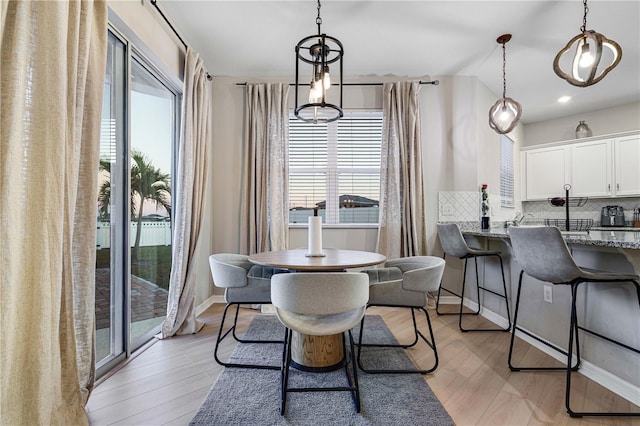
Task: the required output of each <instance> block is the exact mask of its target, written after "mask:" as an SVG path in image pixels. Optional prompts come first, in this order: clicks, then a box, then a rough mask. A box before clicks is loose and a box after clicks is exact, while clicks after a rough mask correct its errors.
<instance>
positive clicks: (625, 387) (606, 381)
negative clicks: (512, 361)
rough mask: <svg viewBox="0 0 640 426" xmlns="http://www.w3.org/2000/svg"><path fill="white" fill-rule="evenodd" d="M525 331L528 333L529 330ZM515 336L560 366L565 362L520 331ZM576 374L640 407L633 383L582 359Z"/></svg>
mask: <svg viewBox="0 0 640 426" xmlns="http://www.w3.org/2000/svg"><path fill="white" fill-rule="evenodd" d="M527 331H528V332H530V331H529V330H527ZM532 334H535V333H532ZM516 336H518V337H519V338H521V339H522V340H524V341H525V342H527V343H528V344H530V345H531V346H533V347H534V348H536V349H539V350H541V351H542V352H544V353H545V354H547V355H549V356H550V357H551V358H554V359H555V360H557V361H559V362H561V363H562V364H565V363H566V362H567V359H566V358H565V356H564V355H562V354H561V353H560V352H558V351H556V350H554V349H552V348H550V347H549V346H547V345H545V344H544V343H542V342H539V341H538V340H536V339H534V338H533V337H531V336H528V335H527V334H525V333H522V332H520V331H516ZM536 336H537V335H536ZM538 337H540V336H538ZM543 340H544V339H543ZM575 361H576V357H575V355H574V356H573V360H572V362H573V363H575ZM578 373H580V374H582V375H583V376H585V377H588V378H589V379H591V380H593V381H594V382H596V383H598V384H599V385H602V386H603V387H605V388H607V389H608V390H610V391H611V392H613V393H615V394H616V395H618V396H620V397H621V398H624V399H626V400H627V401H629V402H631V403H633V404H635V405H640V387H638V386H636V385H634V384H633V383H629V382H627V381H626V380H622V379H621V378H620V377H618V376H616V375H614V374H611V373H609V372H608V371H606V370H604V369H602V368H600V367H598V366H597V365H595V364H593V363H591V362H589V361H585V360H584V359H583V360H582V363H581V365H580V369H579V370H578Z"/></svg>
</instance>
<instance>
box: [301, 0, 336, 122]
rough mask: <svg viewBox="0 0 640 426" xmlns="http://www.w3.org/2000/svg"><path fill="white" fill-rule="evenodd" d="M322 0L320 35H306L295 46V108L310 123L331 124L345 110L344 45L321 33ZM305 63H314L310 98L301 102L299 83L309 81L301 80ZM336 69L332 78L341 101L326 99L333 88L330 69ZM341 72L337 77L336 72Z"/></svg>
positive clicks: (319, 19)
mask: <svg viewBox="0 0 640 426" xmlns="http://www.w3.org/2000/svg"><path fill="white" fill-rule="evenodd" d="M320 7H321V5H320V0H318V16H317V18H316V25H317V26H318V34H314V35H311V36H308V37H305V38H303V39H302V40H300V41H299V42H298V44H297V45H296V82H295V109H294V114H295V116H296V117H297V118H299V119H301V120H303V121H306V122H309V123H329V122H331V121H335V120H338V119H339V118H341V117H342V116H343V112H342V58H343V56H344V48H343V47H342V43H340V41H339V40H338V39H336V38H335V37H331V36H328V35H326V34H322V31H321V30H320V25H321V24H322V18H321V17H320ZM305 64H308V65H311V82H310V83H309V96H308V99H307V100H305V101H303V102H302V104H301V105H299V97H298V96H299V92H302V91H301V90H299V88H300V86H301V85H302V86H306V83H301V81H300V68H301V65H302V66H303V67H304V66H305ZM329 65H331V68H332V70H333V72H334V75H333V79H334V80H337V81H338V97H339V104H338V105H335V104H332V103H329V102H327V90H329V88H331V86H332V85H331V80H332V78H331V75H330V71H331V69H330V68H329ZM337 73H339V75H338V78H336V74H337Z"/></svg>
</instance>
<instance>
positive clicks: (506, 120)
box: [489, 34, 522, 135]
mask: <svg viewBox="0 0 640 426" xmlns="http://www.w3.org/2000/svg"><path fill="white" fill-rule="evenodd" d="M509 40H511V34H502V35H501V36H500V37H498V39H497V40H496V41H497V42H498V43H500V44H501V45H502V98H501V99H498V100H497V101H496V103H495V104H493V106H492V107H491V109H490V110H489V126H490V127H491V128H492V129H493V130H495V131H496V132H497V133H499V134H501V135H503V134H506V133H509V132H510V131H512V130H513V129H514V128H515V127H516V125H517V124H518V121H519V120H520V116H521V115H522V107H521V106H520V104H519V103H518V102H516V101H514V100H513V99H511V98H508V97H507V73H506V65H507V57H506V49H505V44H506V43H507V42H508V41H509Z"/></svg>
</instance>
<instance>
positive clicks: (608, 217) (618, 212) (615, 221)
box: [600, 206, 624, 226]
mask: <svg viewBox="0 0 640 426" xmlns="http://www.w3.org/2000/svg"><path fill="white" fill-rule="evenodd" d="M600 226H624V209H623V208H622V206H606V207H603V208H602V213H601V214H600Z"/></svg>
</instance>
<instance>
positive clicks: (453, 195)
mask: <svg viewBox="0 0 640 426" xmlns="http://www.w3.org/2000/svg"><path fill="white" fill-rule="evenodd" d="M479 217H480V192H478V191H469V192H465V191H440V192H438V221H440V222H468V221H474V220H475V221H477V220H479Z"/></svg>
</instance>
